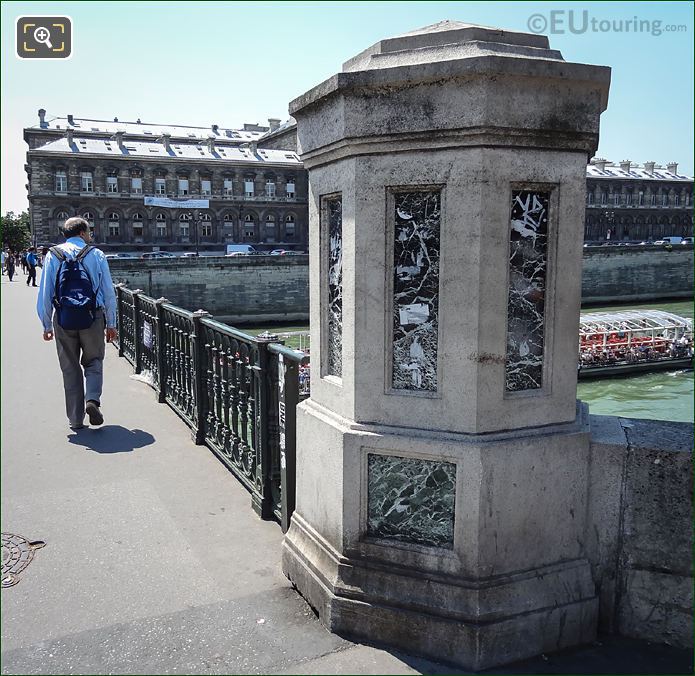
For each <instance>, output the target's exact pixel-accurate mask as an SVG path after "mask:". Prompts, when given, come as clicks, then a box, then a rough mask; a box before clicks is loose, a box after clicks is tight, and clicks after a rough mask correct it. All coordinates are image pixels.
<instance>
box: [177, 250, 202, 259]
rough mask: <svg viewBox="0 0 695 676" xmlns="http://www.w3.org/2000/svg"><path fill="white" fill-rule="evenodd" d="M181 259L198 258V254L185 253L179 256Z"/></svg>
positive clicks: (192, 252) (193, 252)
mask: <svg viewBox="0 0 695 676" xmlns="http://www.w3.org/2000/svg"><path fill="white" fill-rule="evenodd" d="M181 258H198V254H197V253H196V252H195V251H186V253H182V254H181Z"/></svg>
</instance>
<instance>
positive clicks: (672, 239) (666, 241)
mask: <svg viewBox="0 0 695 676" xmlns="http://www.w3.org/2000/svg"><path fill="white" fill-rule="evenodd" d="M682 239H683V238H682V237H662V238H661V239H657V240H656V242H654V244H662V245H663V244H680V243H681V240H682Z"/></svg>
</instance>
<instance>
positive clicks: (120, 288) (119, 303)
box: [116, 282, 125, 357]
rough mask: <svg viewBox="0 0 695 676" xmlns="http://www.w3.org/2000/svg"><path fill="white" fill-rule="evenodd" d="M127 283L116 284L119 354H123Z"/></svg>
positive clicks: (120, 355)
mask: <svg viewBox="0 0 695 676" xmlns="http://www.w3.org/2000/svg"><path fill="white" fill-rule="evenodd" d="M124 286H125V284H123V283H122V282H119V283H118V284H116V319H117V320H118V356H119V357H122V356H123V287H124Z"/></svg>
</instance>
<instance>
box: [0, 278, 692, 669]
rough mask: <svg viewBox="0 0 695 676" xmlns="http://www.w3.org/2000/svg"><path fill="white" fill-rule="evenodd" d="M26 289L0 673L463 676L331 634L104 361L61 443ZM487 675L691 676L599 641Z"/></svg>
mask: <svg viewBox="0 0 695 676" xmlns="http://www.w3.org/2000/svg"><path fill="white" fill-rule="evenodd" d="M36 291H37V290H36V289H33V288H28V287H26V285H25V284H24V277H23V276H22V275H18V277H16V278H15V281H14V282H13V283H12V284H10V283H9V282H8V280H7V277H3V278H2V287H1V292H2V315H1V317H2V523H1V525H2V531H3V533H14V534H19V535H22V536H24V537H26V538H27V539H28V540H43V541H45V542H46V546H45V547H44V548H43V549H40V550H37V551H36V553H35V556H34V560H33V561H32V562H31V564H30V565H29V566H28V567H27V568H26V569H25V570H24V572H22V573H21V574H20V582H19V583H18V584H17V585H16V586H14V587H10V588H8V589H4V590H3V592H2V673H3V674H40V673H41V674H257V673H265V674H282V673H286V674H415V673H427V674H432V673H443V674H444V673H445V674H453V673H462V672H461V671H460V670H456V669H452V668H450V667H446V666H443V665H437V664H434V663H432V662H429V661H426V660H422V659H419V658H415V657H411V656H407V655H403V654H398V653H395V652H391V651H387V650H381V649H378V648H375V647H370V646H365V645H361V644H355V643H352V642H350V641H347V640H345V639H343V638H340V637H338V636H335V635H333V634H330V633H329V632H327V631H326V630H325V629H324V628H323V626H322V625H321V624H320V623H319V622H318V620H317V619H316V617H315V616H314V614H313V612H312V611H311V609H310V608H309V607H308V606H307V605H306V604H305V602H304V601H303V599H302V598H301V597H300V596H299V595H298V594H297V593H296V592H294V591H293V589H292V588H291V586H290V584H289V582H288V581H287V579H286V578H285V577H284V576H283V575H282V572H281V570H280V544H281V541H282V534H281V532H280V528H279V527H278V525H277V524H275V523H273V522H264V521H261V520H259V519H258V517H257V516H256V514H255V513H254V512H253V510H252V509H251V506H250V496H249V494H248V493H247V492H246V490H244V488H242V486H241V485H240V484H239V483H238V482H237V481H236V479H235V478H234V477H233V475H232V474H231V473H230V472H228V471H227V470H226V469H225V467H224V466H223V465H222V464H221V463H220V462H219V461H218V460H217V459H216V458H215V457H214V456H213V454H212V453H211V452H210V451H208V450H207V449H206V448H205V447H204V446H195V445H194V444H193V443H192V442H191V440H190V432H189V430H188V428H187V427H186V425H185V424H184V423H183V422H182V421H181V420H179V418H178V417H177V416H176V415H175V414H174V413H173V412H172V411H171V410H170V409H169V408H168V407H167V406H165V405H163V404H158V403H156V401H155V397H154V393H153V391H152V390H151V389H150V388H149V387H148V386H147V385H145V384H143V383H141V382H138V381H136V380H133V379H132V378H130V376H131V375H132V370H131V367H130V365H129V364H128V363H127V362H126V361H125V360H123V359H119V358H118V356H117V353H116V350H115V349H114V348H113V347H111V346H108V347H107V357H106V360H105V364H104V373H105V388H104V397H103V401H102V403H103V411H104V417H105V423H104V426H103V427H102V428H100V429H86V430H81V431H79V432H73V431H71V430H70V429H69V428H68V426H67V420H66V418H65V414H64V402H63V392H62V384H61V378H60V371H59V368H58V362H57V357H56V353H55V345H54V344H53V343H44V341H43V340H42V338H41V327H40V324H39V321H38V319H37V318H36V315H35V312H34V305H35V302H36ZM601 641H602V643H603V645H594V646H591V647H589V648H583V649H579V650H574V651H567V652H565V653H563V654H562V655H560V656H549V657H548V658H546V659H543V658H537V659H535V660H530V661H528V662H526V663H523V664H518V665H513V667H508V668H503V669H498V670H495V671H496V673H575V674H579V673H691V671H692V662H691V660H690V656H689V655H688V653H687V652H686V651H677V650H673V649H668V648H664V647H662V646H649V645H646V644H643V643H639V642H635V641H628V640H625V639H608V638H604V639H601Z"/></svg>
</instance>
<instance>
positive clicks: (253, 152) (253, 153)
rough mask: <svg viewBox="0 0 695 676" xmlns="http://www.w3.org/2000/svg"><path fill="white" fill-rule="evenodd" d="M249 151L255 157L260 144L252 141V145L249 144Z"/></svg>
mask: <svg viewBox="0 0 695 676" xmlns="http://www.w3.org/2000/svg"><path fill="white" fill-rule="evenodd" d="M249 150H250V151H251V154H252V155H255V154H256V151H257V150H258V144H257V143H256V142H255V141H251V143H249Z"/></svg>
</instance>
